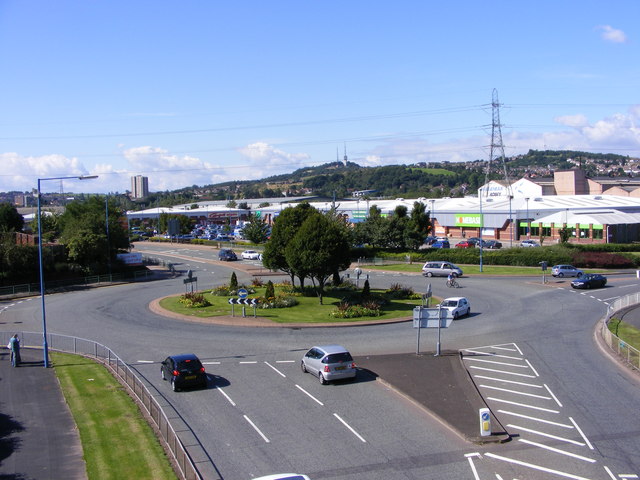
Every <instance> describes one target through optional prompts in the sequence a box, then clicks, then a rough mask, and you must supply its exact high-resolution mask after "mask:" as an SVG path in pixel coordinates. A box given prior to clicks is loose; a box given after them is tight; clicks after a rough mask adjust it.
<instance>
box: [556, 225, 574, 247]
mask: <svg viewBox="0 0 640 480" xmlns="http://www.w3.org/2000/svg"><path fill="white" fill-rule="evenodd" d="M558 236H559V237H560V243H567V242H568V241H569V237H571V229H570V228H569V227H567V226H566V225H565V226H564V227H562V228H560V229H559V230H558Z"/></svg>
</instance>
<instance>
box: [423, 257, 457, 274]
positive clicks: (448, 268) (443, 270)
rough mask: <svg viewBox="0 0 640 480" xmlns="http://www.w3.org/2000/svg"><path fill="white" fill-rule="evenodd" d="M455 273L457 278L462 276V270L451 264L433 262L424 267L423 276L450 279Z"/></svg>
mask: <svg viewBox="0 0 640 480" xmlns="http://www.w3.org/2000/svg"><path fill="white" fill-rule="evenodd" d="M450 273H453V274H454V275H455V276H456V277H461V276H462V269H461V268H460V267H457V266H456V265H454V264H453V263H451V262H442V261H431V262H426V263H425V264H424V265H423V266H422V275H424V276H425V277H448V276H449V274H450Z"/></svg>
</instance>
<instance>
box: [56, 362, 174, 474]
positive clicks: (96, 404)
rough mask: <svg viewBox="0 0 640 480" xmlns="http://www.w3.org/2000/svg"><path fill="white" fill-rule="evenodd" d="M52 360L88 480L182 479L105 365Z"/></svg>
mask: <svg viewBox="0 0 640 480" xmlns="http://www.w3.org/2000/svg"><path fill="white" fill-rule="evenodd" d="M51 358H52V360H53V367H54V369H55V373H56V375H57V377H58V380H59V381H60V386H61V387H62V392H63V394H64V398H65V400H66V402H67V404H68V405H69V409H70V410H71V414H72V415H73V418H74V420H75V422H76V425H77V427H78V430H79V432H80V440H81V442H82V450H83V453H84V459H85V462H86V465H87V475H88V477H89V479H96V480H98V479H100V480H104V479H114V480H116V479H121V478H135V479H137V480H141V479H148V480H156V479H158V480H165V479H166V480H169V479H171V480H175V479H176V478H177V477H176V475H175V473H174V472H173V470H172V468H171V465H170V463H169V459H168V458H167V456H166V455H165V453H164V450H163V449H162V447H161V445H160V443H159V441H158V439H157V438H156V436H155V434H154V432H153V430H152V429H151V427H150V426H149V424H148V423H147V422H146V421H145V419H144V418H143V417H142V414H141V413H140V411H139V410H138V406H137V405H136V404H135V402H134V401H133V400H132V399H131V398H130V397H129V395H128V394H127V393H126V392H125V390H124V387H122V385H120V383H118V381H117V380H116V379H115V378H113V376H112V375H111V373H110V372H109V371H108V370H107V369H106V368H105V367H104V366H102V365H100V364H99V363H97V362H94V361H93V360H91V359H88V358H85V357H82V356H80V355H71V354H66V353H58V352H51Z"/></svg>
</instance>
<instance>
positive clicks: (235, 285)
mask: <svg viewBox="0 0 640 480" xmlns="http://www.w3.org/2000/svg"><path fill="white" fill-rule="evenodd" d="M229 288H230V289H231V290H238V277H237V276H236V272H232V273H231V280H229Z"/></svg>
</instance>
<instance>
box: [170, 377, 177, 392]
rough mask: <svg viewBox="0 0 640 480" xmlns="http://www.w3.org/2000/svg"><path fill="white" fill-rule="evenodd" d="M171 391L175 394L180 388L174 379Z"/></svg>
mask: <svg viewBox="0 0 640 480" xmlns="http://www.w3.org/2000/svg"><path fill="white" fill-rule="evenodd" d="M171 390H173V391H174V392H177V391H178V387H177V386H176V381H175V380H174V379H173V378H172V379H171Z"/></svg>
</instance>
